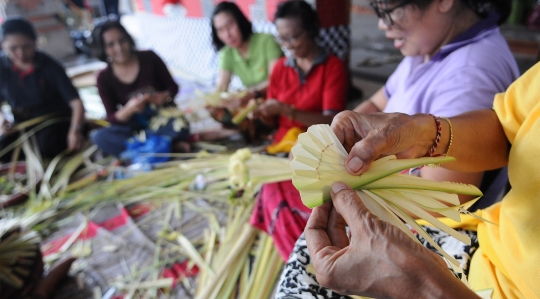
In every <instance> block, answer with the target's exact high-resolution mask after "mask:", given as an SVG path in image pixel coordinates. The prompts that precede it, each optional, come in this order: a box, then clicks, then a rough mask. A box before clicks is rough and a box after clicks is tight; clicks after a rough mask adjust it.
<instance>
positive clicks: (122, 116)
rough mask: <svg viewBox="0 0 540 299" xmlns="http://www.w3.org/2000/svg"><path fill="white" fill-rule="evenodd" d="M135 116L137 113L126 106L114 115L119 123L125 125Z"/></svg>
mask: <svg viewBox="0 0 540 299" xmlns="http://www.w3.org/2000/svg"><path fill="white" fill-rule="evenodd" d="M133 114H135V111H132V109H130V107H127V106H124V107H122V108H121V109H120V110H118V111H116V112H115V113H114V117H115V118H116V120H117V121H119V122H121V123H125V122H128V121H129V120H130V119H131V116H133Z"/></svg>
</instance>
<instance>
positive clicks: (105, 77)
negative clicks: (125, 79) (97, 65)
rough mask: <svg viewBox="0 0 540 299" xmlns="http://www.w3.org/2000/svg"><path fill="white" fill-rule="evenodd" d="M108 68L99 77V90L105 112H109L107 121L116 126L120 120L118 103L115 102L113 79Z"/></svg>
mask: <svg viewBox="0 0 540 299" xmlns="http://www.w3.org/2000/svg"><path fill="white" fill-rule="evenodd" d="M107 70H108V68H107V69H105V70H103V71H101V73H99V75H98V77H97V88H98V92H99V96H100V97H101V101H102V102H103V106H105V111H106V112H107V121H108V122H110V123H112V124H116V123H118V120H117V119H116V111H118V109H117V105H118V102H117V101H116V100H115V96H114V92H113V88H112V86H111V85H110V82H111V80H110V79H111V78H109V77H110V76H109V74H108V72H107Z"/></svg>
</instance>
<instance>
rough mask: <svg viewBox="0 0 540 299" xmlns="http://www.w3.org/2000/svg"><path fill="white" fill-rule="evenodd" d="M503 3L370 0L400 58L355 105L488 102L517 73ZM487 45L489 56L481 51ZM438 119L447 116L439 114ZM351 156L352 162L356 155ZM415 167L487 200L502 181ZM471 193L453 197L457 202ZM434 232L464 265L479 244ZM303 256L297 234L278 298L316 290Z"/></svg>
mask: <svg viewBox="0 0 540 299" xmlns="http://www.w3.org/2000/svg"><path fill="white" fill-rule="evenodd" d="M504 5H509V2H507V3H505V2H502V1H501V2H493V3H491V2H489V0H487V1H478V0H476V1H468V2H462V1H454V0H451V1H417V0H412V1H409V0H406V1H401V2H399V1H398V2H394V1H388V2H384V1H375V2H372V3H371V6H372V7H373V9H374V10H375V12H376V14H377V15H378V16H379V27H380V28H381V29H382V30H384V31H385V32H386V35H387V37H389V38H391V39H393V40H394V45H395V46H396V48H398V49H400V51H401V52H402V54H404V55H405V56H406V57H405V58H404V60H403V61H402V63H401V64H400V65H399V67H398V68H397V70H396V71H395V72H394V73H393V74H392V76H391V77H390V79H389V80H388V82H387V83H386V85H385V86H384V87H383V88H382V89H381V90H379V91H378V92H377V93H376V94H375V95H374V96H373V97H372V98H370V99H369V100H368V101H366V102H364V103H362V104H361V105H360V106H358V107H357V108H356V109H355V111H358V112H362V113H374V112H379V111H384V112H403V113H407V114H415V113H430V114H434V115H438V116H441V117H451V116H455V115H459V114H461V113H464V112H468V111H473V110H478V109H489V108H491V107H492V105H493V96H494V95H495V94H496V93H498V92H502V91H504V90H505V89H506V88H507V87H508V86H509V85H510V83H511V82H512V81H513V80H514V79H515V78H517V76H518V70H517V66H516V63H515V61H514V58H513V57H512V55H511V53H510V51H509V49H508V46H507V44H506V42H505V40H504V38H503V37H502V36H501V34H500V32H499V29H498V27H497V23H501V22H503V21H504V20H505V18H506V16H507V15H508V13H507V12H508V9H507V7H506V6H504ZM486 7H490V9H486ZM494 49H497V50H494ZM487 51H489V53H493V55H489V56H488V55H485V53H486V52H487ZM432 121H433V119H432ZM437 121H438V122H440V123H446V120H445V118H438V119H437ZM434 123H435V122H434ZM449 152H450V155H454V152H453V149H452V148H448V149H447V151H444V152H443V153H442V154H445V155H446V154H448V153H449ZM351 163H356V160H353V161H352V162H351ZM416 174H417V175H420V176H422V177H424V178H427V179H431V180H436V181H454V182H461V183H467V184H474V185H476V186H479V187H482V188H481V189H482V190H483V191H484V192H485V193H486V200H487V201H495V199H494V198H495V197H496V196H497V195H498V194H499V193H500V192H501V191H502V190H501V189H502V188H504V186H505V182H504V176H503V182H502V183H500V182H499V181H500V180H499V181H495V183H494V182H493V178H492V176H491V173H490V175H484V172H483V171H478V172H465V171H457V170H452V169H446V168H430V167H424V168H422V169H421V170H420V171H419V173H416ZM489 187H491V188H489ZM470 199H471V198H470V197H466V196H460V201H461V202H462V203H463V202H466V201H468V200H470ZM433 233H434V234H436V235H437V237H436V238H435V239H436V241H437V242H438V243H439V244H444V246H446V247H445V250H446V251H447V252H452V253H453V254H454V255H456V256H458V259H459V260H461V262H462V263H463V265H464V266H465V267H467V265H468V263H469V262H470V254H471V253H472V252H474V250H476V248H477V247H478V242H477V237H476V232H474V231H463V233H466V234H468V235H469V236H470V237H471V238H472V240H473V241H474V242H473V244H472V246H471V247H470V248H469V247H465V246H464V245H459V244H457V243H455V242H451V237H450V236H447V235H445V234H439V233H437V232H435V231H433ZM456 244H457V245H456ZM306 256H309V253H308V252H307V249H306V247H305V239H304V237H303V236H302V237H300V239H299V240H298V242H297V246H296V248H295V250H294V252H293V254H292V255H291V256H290V259H289V264H288V265H287V269H288V270H290V272H287V271H286V273H289V274H291V272H292V273H293V274H291V275H289V276H288V277H285V276H284V277H283V278H282V282H281V288H282V289H280V292H279V293H278V297H280V296H288V295H290V296H294V295H295V294H298V293H301V294H304V293H307V292H308V290H313V289H317V286H316V281H315V280H314V279H313V275H312V274H310V273H308V272H307V271H306V268H307V266H308V264H309V258H308V259H306ZM465 270H467V269H465ZM296 283H297V284H296ZM291 286H293V287H291ZM315 294H318V295H320V296H323V297H322V298H325V297H324V296H328V297H329V298H331V297H332V296H333V294H331V293H328V292H327V290H320V292H316V291H315ZM305 296H307V295H305ZM306 298H312V297H309V296H307V297H306Z"/></svg>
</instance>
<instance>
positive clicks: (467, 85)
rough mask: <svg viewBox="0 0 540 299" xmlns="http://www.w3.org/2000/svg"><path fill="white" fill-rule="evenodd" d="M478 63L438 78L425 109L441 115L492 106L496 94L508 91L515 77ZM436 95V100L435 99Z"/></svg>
mask: <svg viewBox="0 0 540 299" xmlns="http://www.w3.org/2000/svg"><path fill="white" fill-rule="evenodd" d="M506 77H508V76H501V75H498V74H495V73H494V72H492V71H490V70H486V69H484V70H479V69H478V66H464V67H461V68H457V69H454V70H452V71H451V72H449V73H447V74H445V75H444V76H441V77H440V78H438V79H437V80H436V81H435V82H434V84H433V86H434V87H436V90H432V92H430V93H431V95H429V97H430V98H431V99H432V100H431V101H427V102H426V103H425V104H426V105H427V107H423V109H422V110H423V111H429V113H431V114H433V115H438V116H446V117H451V116H456V115H459V114H462V113H465V112H469V111H474V110H481V109H491V108H493V99H494V97H495V94H497V93H500V92H504V91H505V90H506V88H507V87H508V86H509V85H510V84H511V83H512V81H513V78H506ZM435 99H436V100H435Z"/></svg>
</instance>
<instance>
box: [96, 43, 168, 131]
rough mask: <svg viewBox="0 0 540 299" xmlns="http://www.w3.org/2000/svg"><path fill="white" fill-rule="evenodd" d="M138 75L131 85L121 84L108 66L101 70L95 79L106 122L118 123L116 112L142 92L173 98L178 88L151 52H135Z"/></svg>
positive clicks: (163, 64)
mask: <svg viewBox="0 0 540 299" xmlns="http://www.w3.org/2000/svg"><path fill="white" fill-rule="evenodd" d="M136 54H137V57H138V58H139V73H138V74H137V77H136V78H135V80H134V81H133V82H131V83H123V82H121V81H120V80H118V78H117V77H116V76H115V75H114V73H113V70H112V68H111V67H110V66H108V67H107V68H105V69H104V70H102V71H101V72H100V73H99V74H98V77H97V88H98V91H99V96H100V97H101V100H102V101H103V105H104V106H105V110H106V111H107V120H108V121H109V122H110V123H113V124H114V123H118V120H117V119H116V111H118V106H124V105H125V104H126V103H127V102H128V101H129V99H131V97H133V96H134V95H136V94H137V93H139V92H144V91H160V92H161V91H168V92H169V95H170V96H171V97H172V98H174V97H175V96H176V94H177V93H178V90H179V87H178V84H176V82H174V79H173V77H172V76H171V73H170V72H169V70H168V69H167V66H166V65H165V63H164V62H163V60H161V58H159V56H158V55H157V54H156V53H154V52H153V51H137V52H136Z"/></svg>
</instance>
